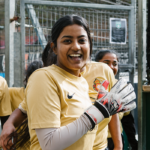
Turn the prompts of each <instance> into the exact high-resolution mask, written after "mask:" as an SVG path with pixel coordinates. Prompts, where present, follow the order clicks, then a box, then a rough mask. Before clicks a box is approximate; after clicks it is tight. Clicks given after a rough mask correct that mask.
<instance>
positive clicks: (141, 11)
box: [138, 0, 147, 150]
mask: <svg viewBox="0 0 150 150" xmlns="http://www.w3.org/2000/svg"><path fill="white" fill-rule="evenodd" d="M146 2H147V1H146V0H142V1H140V0H139V1H138V149H139V150H146V139H145V138H146V135H144V134H146V128H145V127H146V125H145V119H144V117H143V113H144V107H145V106H144V102H143V92H142V86H143V54H144V53H145V51H146V41H145V40H146V38H145V36H146V35H145V33H144V32H146V30H145V29H146V28H145V25H146V22H144V15H145V16H146Z"/></svg>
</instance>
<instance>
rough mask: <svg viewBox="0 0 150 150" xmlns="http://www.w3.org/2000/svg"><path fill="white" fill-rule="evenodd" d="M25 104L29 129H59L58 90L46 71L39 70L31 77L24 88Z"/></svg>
mask: <svg viewBox="0 0 150 150" xmlns="http://www.w3.org/2000/svg"><path fill="white" fill-rule="evenodd" d="M37 81H38V82H37ZM26 103H27V109H28V110H27V113H28V117H29V119H30V121H31V129H36V128H49V127H60V125H61V122H60V111H61V106H60V98H59V90H58V88H57V86H56V84H55V83H54V81H53V79H52V78H51V77H50V75H49V74H48V73H47V72H46V71H44V70H39V71H36V72H34V73H33V74H32V75H31V77H30V79H29V81H28V84H27V88H26Z"/></svg>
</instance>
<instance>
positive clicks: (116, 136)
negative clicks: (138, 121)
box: [108, 114, 123, 150]
mask: <svg viewBox="0 0 150 150" xmlns="http://www.w3.org/2000/svg"><path fill="white" fill-rule="evenodd" d="M108 126H109V130H110V133H111V136H112V139H113V142H114V150H122V147H123V145H122V138H121V131H120V121H119V117H118V114H115V115H113V116H112V119H111V121H110V123H109V124H108Z"/></svg>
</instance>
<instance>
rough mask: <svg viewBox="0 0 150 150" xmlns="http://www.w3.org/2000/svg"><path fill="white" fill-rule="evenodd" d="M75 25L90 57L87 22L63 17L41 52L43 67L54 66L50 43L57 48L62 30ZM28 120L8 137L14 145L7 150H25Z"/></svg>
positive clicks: (27, 140) (54, 56)
mask: <svg viewBox="0 0 150 150" xmlns="http://www.w3.org/2000/svg"><path fill="white" fill-rule="evenodd" d="M74 24H77V25H79V26H82V27H83V28H84V29H85V31H86V32H87V35H88V40H89V43H90V56H91V54H92V39H91V35H90V30H89V26H88V23H87V21H86V20H85V19H84V18H82V17H81V16H77V15H67V16H64V17H62V18H60V19H58V21H57V22H56V23H55V24H54V26H53V28H52V31H51V40H50V41H49V42H48V43H47V45H46V47H45V49H44V50H43V54H42V61H43V64H44V67H46V66H49V65H52V64H55V63H56V62H57V55H56V54H55V53H54V52H53V49H52V48H51V45H50V44H51V42H53V43H54V47H57V39H58V37H59V35H60V33H61V32H62V30H63V29H64V28H65V27H66V26H69V25H74ZM27 79H28V78H27ZM27 124H28V120H26V121H24V122H23V123H22V124H21V125H20V126H19V127H18V129H17V130H16V131H15V132H13V133H12V134H10V135H9V140H11V139H12V137H15V140H14V141H15V142H14V144H13V145H12V146H11V147H10V149H8V150H13V149H14V148H19V147H21V148H22V149H26V146H28V145H29V144H30V141H29V139H30V135H29V129H28V126H27Z"/></svg>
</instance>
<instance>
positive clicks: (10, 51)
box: [5, 0, 15, 87]
mask: <svg viewBox="0 0 150 150" xmlns="http://www.w3.org/2000/svg"><path fill="white" fill-rule="evenodd" d="M14 14H15V0H5V77H6V81H7V83H8V85H9V86H10V87H11V86H13V84H14V61H13V60H14V35H13V34H14V32H15V22H12V23H10V18H13V17H14Z"/></svg>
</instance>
